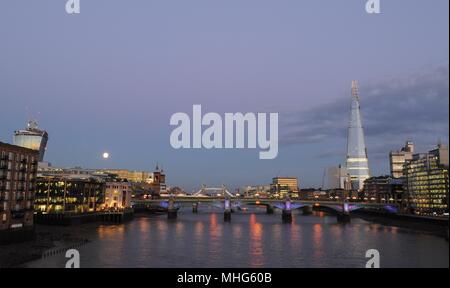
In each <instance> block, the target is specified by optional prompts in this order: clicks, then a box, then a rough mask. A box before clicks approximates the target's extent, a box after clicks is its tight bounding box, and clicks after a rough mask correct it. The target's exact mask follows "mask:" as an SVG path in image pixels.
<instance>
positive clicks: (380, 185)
mask: <svg viewBox="0 0 450 288" xmlns="http://www.w3.org/2000/svg"><path fill="white" fill-rule="evenodd" d="M403 184H404V179H403V178H393V177H392V176H379V177H371V178H369V179H367V180H366V181H364V200H366V201H369V202H375V203H396V204H399V205H401V204H402V199H403V194H404V193H403V191H404V189H403Z"/></svg>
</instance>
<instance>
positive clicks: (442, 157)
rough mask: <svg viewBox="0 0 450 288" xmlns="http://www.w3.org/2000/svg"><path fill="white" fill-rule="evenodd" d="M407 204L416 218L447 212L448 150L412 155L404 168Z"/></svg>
mask: <svg viewBox="0 0 450 288" xmlns="http://www.w3.org/2000/svg"><path fill="white" fill-rule="evenodd" d="M404 175H405V189H406V193H407V199H406V201H407V205H408V207H409V208H410V210H411V212H413V213H415V214H419V215H436V214H437V215H442V214H443V213H445V212H448V193H449V186H448V148H447V147H445V146H443V145H439V147H438V148H437V149H435V150H432V151H430V152H428V153H425V154H415V155H414V156H413V158H412V159H411V160H407V161H406V163H405V166H404Z"/></svg>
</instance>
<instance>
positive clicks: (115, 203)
mask: <svg viewBox="0 0 450 288" xmlns="http://www.w3.org/2000/svg"><path fill="white" fill-rule="evenodd" d="M131 192H132V189H131V183H130V182H128V181H127V180H117V181H112V182H106V191H105V203H104V205H103V207H104V209H105V210H122V209H125V208H131Z"/></svg>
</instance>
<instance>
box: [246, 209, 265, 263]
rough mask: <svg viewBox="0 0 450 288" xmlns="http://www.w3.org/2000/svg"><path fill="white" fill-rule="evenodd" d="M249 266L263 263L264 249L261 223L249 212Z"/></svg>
mask: <svg viewBox="0 0 450 288" xmlns="http://www.w3.org/2000/svg"><path fill="white" fill-rule="evenodd" d="M249 225H250V251H249V257H250V266H252V267H261V266H262V265H263V264H264V249H263V243H262V236H263V225H262V224H261V223H258V222H257V219H256V215H255V214H251V215H250V220H249Z"/></svg>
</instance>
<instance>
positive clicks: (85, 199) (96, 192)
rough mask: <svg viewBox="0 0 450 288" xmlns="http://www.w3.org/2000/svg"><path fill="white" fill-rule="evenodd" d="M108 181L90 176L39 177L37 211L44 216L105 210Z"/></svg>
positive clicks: (36, 196) (37, 183) (36, 195)
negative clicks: (47, 214)
mask: <svg viewBox="0 0 450 288" xmlns="http://www.w3.org/2000/svg"><path fill="white" fill-rule="evenodd" d="M104 203H105V181H104V179H102V178H100V177H93V176H90V175H87V176H85V175H45V176H43V175H39V176H38V177H37V181H36V193H35V202H34V209H35V210H36V211H39V212H45V213H67V212H71V213H85V212H94V211H99V210H102V209H103V207H104Z"/></svg>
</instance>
